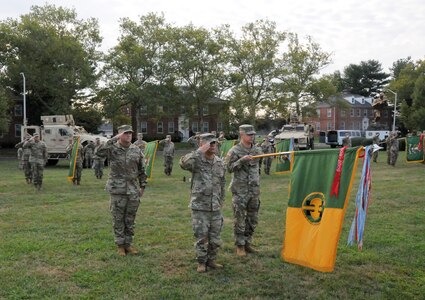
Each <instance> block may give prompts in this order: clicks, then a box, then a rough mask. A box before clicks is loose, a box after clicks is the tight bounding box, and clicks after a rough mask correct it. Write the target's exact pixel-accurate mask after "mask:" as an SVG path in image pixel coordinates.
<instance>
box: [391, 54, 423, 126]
mask: <svg viewBox="0 0 425 300" xmlns="http://www.w3.org/2000/svg"><path fill="white" fill-rule="evenodd" d="M390 88H391V89H392V90H393V91H396V92H397V96H398V98H399V99H401V100H402V103H401V107H400V113H401V116H400V119H401V121H402V123H403V125H404V126H405V127H406V128H407V129H408V130H411V131H416V130H424V129H425V61H423V60H419V61H418V62H416V63H408V64H406V65H405V67H404V68H403V69H401V70H400V73H399V76H398V77H397V79H395V80H393V81H391V83H390Z"/></svg>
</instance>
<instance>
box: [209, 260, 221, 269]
mask: <svg viewBox="0 0 425 300" xmlns="http://www.w3.org/2000/svg"><path fill="white" fill-rule="evenodd" d="M207 267H208V268H211V269H222V268H223V265H220V264H218V263H216V262H215V260H209V261H208V262H207Z"/></svg>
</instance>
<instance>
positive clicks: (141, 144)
mask: <svg viewBox="0 0 425 300" xmlns="http://www.w3.org/2000/svg"><path fill="white" fill-rule="evenodd" d="M133 145H136V146H137V147H139V148H140V150H142V153H145V148H146V145H147V142H146V141H144V140H143V133H138V134H137V140H136V141H135V142H134V143H133Z"/></svg>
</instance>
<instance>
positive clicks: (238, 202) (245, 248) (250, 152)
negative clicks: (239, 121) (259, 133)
mask: <svg viewBox="0 0 425 300" xmlns="http://www.w3.org/2000/svg"><path fill="white" fill-rule="evenodd" d="M255 133H256V132H255V130H254V127H253V126H252V125H241V126H239V134H240V143H239V144H237V145H235V146H233V147H232V148H231V149H230V150H229V152H228V153H227V156H226V159H225V165H226V168H227V170H228V171H229V172H230V173H233V174H232V181H231V183H230V189H231V191H232V195H233V196H232V202H233V218H234V226H233V231H234V237H235V245H236V254H237V255H238V256H246V253H247V252H248V253H256V252H258V251H257V250H255V249H254V248H253V247H252V236H253V234H254V231H255V228H256V227H257V224H258V211H259V209H260V174H259V172H258V160H257V159H253V158H252V156H254V155H260V154H262V151H261V148H258V147H256V146H255V144H254V140H255Z"/></svg>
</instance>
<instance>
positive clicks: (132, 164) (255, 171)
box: [15, 124, 398, 273]
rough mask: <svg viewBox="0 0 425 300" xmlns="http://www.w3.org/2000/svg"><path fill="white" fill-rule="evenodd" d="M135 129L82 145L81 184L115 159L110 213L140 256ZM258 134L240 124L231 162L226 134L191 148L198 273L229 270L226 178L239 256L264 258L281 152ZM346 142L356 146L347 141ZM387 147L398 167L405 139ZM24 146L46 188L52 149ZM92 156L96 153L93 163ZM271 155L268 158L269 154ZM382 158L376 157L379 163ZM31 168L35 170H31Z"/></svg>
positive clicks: (169, 159) (28, 174) (171, 151)
mask: <svg viewBox="0 0 425 300" xmlns="http://www.w3.org/2000/svg"><path fill="white" fill-rule="evenodd" d="M132 134H133V130H132V128H131V126H129V125H123V126H121V127H119V128H118V134H117V135H116V136H115V137H113V138H111V139H110V140H109V141H108V142H106V143H100V140H99V139H96V142H95V143H89V144H88V145H86V147H83V146H82V145H81V144H78V145H77V147H78V155H77V159H76V163H77V164H76V172H75V176H74V178H73V182H74V184H76V185H79V184H80V181H81V172H82V169H83V160H86V164H87V166H92V167H93V169H94V170H95V176H96V178H98V179H101V178H102V176H103V166H104V162H105V159H106V158H108V160H109V162H110V172H109V178H108V181H107V183H106V188H105V189H106V191H108V192H109V193H110V203H111V204H110V210H111V214H112V219H113V229H114V240H115V244H116V245H117V247H118V254H119V255H120V256H125V255H127V254H133V255H134V254H138V253H139V251H138V249H136V248H135V247H134V246H133V245H132V241H133V236H134V227H135V218H136V213H137V210H138V207H139V203H140V198H141V197H142V195H143V193H144V190H145V187H146V185H147V181H146V179H147V175H146V171H145V169H146V165H145V159H144V150H145V147H146V144H147V143H146V142H145V141H143V135H142V134H139V135H138V139H137V140H136V141H135V142H134V143H131V138H132ZM255 134H256V132H255V130H254V127H253V126H252V125H249V124H245V125H241V126H240V127H239V135H240V142H239V143H238V144H236V145H235V146H233V147H232V148H231V149H230V150H229V152H228V153H227V156H226V157H225V159H224V160H223V159H222V158H220V157H219V155H218V153H219V152H218V147H219V144H220V142H222V141H224V140H225V137H224V132H220V134H219V137H218V138H217V136H216V134H215V133H204V134H200V133H197V134H195V135H194V137H193V138H192V140H191V141H189V142H190V143H193V148H194V149H193V151H192V152H190V153H188V154H186V155H184V156H183V157H181V158H180V161H179V165H180V167H181V168H182V169H184V170H187V171H189V172H191V195H190V204H189V207H190V209H191V210H192V229H193V233H194V237H195V240H196V241H195V253H196V259H197V262H198V266H197V271H198V272H200V273H203V272H206V271H207V270H208V269H218V268H223V266H222V265H221V264H219V263H217V254H218V251H219V249H220V247H221V246H222V244H223V242H222V240H221V231H222V228H223V214H222V208H223V204H224V199H225V184H226V180H225V173H226V171H227V172H229V173H231V174H232V179H231V183H230V187H229V189H230V191H231V193H232V208H233V235H234V243H235V253H236V255H237V256H242V257H243V256H246V255H247V254H250V253H257V252H258V250H257V249H255V248H254V247H253V235H254V232H255V230H256V227H257V225H258V213H259V208H260V173H261V160H260V159H258V158H257V156H261V155H262V154H267V153H274V152H275V148H274V145H273V139H272V137H266V138H265V139H264V140H263V142H262V143H261V144H256V143H255ZM75 138H76V137H74V139H71V140H70V144H69V146H68V149H67V150H68V151H69V152H70V151H72V148H73V144H74V143H75ZM344 140H345V142H344V145H347V146H351V143H350V142H351V141H350V139H349V137H348V136H347V137H346V138H345V139H344ZM373 143H374V144H379V143H380V141H379V136H375V137H374V138H373ZM386 143H387V152H388V164H390V165H393V166H394V165H395V163H396V160H397V156H398V140H397V134H396V133H391V134H390V136H389V137H388V139H387V140H386ZM159 144H161V145H163V152H164V173H165V174H166V175H167V176H170V175H171V172H172V168H173V158H174V155H175V147H174V143H173V142H172V141H171V136H169V135H167V136H166V138H165V139H164V140H161V141H159ZM15 147H16V148H21V147H22V155H21V160H22V162H23V164H22V167H23V170H24V174H25V178H26V181H27V183H33V184H34V185H35V187H36V188H37V189H40V188H41V186H42V182H43V170H44V165H45V163H46V160H47V149H46V145H45V143H44V142H43V141H40V139H39V135H38V134H37V133H36V134H34V135H33V136H32V137H31V136H29V135H28V136H26V138H25V140H24V141H23V142H21V143H18V144H17V145H16V146H15ZM86 154H88V156H87V158H86V156H85V155H86ZM267 158H268V157H267ZM377 158H378V156H377V155H376V156H375V155H374V158H373V159H374V161H375V162H377ZM262 164H263V165H264V172H265V173H266V174H270V165H271V159H270V160H268V159H266V158H265V159H264V160H263V161H262ZM29 166H30V167H29Z"/></svg>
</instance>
